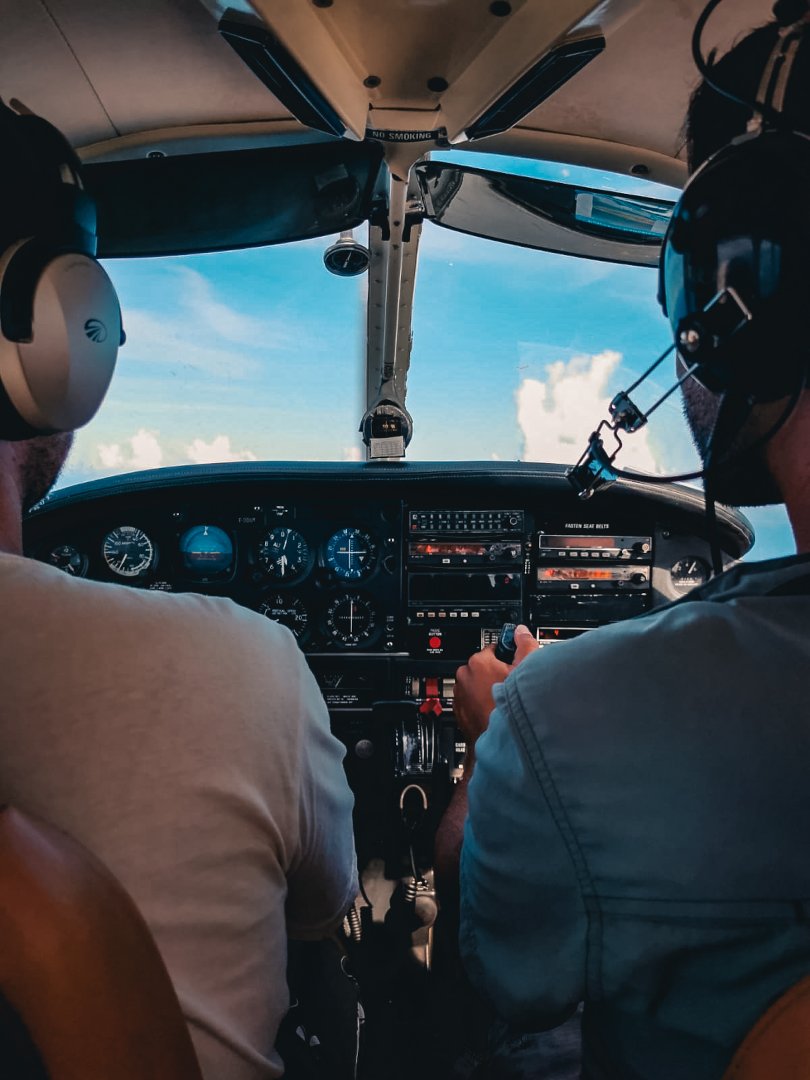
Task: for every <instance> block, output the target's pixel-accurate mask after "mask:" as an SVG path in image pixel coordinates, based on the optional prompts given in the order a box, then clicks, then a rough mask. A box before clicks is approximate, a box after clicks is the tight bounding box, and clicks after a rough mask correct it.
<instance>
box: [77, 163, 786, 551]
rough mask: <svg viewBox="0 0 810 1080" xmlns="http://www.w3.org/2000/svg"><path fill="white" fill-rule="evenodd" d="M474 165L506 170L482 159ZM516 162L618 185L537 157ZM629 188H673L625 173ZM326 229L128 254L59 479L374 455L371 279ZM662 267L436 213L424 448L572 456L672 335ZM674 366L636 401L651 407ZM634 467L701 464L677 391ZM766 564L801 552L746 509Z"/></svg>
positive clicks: (421, 372) (777, 518)
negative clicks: (560, 251) (366, 441)
mask: <svg viewBox="0 0 810 1080" xmlns="http://www.w3.org/2000/svg"><path fill="white" fill-rule="evenodd" d="M462 163H463V164H470V165H476V166H481V165H482V164H483V165H484V166H487V165H489V167H498V166H499V165H501V162H499V161H493V160H492V159H488V158H483V160H482V155H464V156H463V158H462ZM508 165H509V167H510V169H511V171H520V172H524V173H528V174H531V175H540V176H543V177H545V178H548V179H571V180H574V181H582V180H584V179H585V178H586V177H587V182H589V183H590V184H591V185H592V186H596V187H599V186H612V185H615V182H616V178H615V177H610V176H606V175H604V174H594V173H593V172H591V171H587V173H586V171H585V170H575V169H566V168H565V167H562V166H556V165H548V164H543V163H537V162H525V161H524V162H516V161H515V160H514V159H512V160H511V161H510V162H509V163H508ZM623 190H626V191H631V192H632V191H633V190H637V191H644V193H646V194H651V195H653V196H659V197H660V196H662V195H663V196H665V195H667V194H669V191H668V189H658V188H653V187H652V186H651V185H644V184H641V183H640V182H638V181H634V180H632V179H631V178H624V183H623ZM329 242H330V241H329V239H327V238H325V239H323V240H317V241H309V242H306V243H303V244H295V245H284V246H281V247H275V248H266V249H261V250H251V251H241V252H228V253H217V254H212V255H202V256H195V257H184V258H177V259H160V260H156V259H148V260H128V261H114V262H110V263H108V264H107V268H108V270H109V272H110V274H111V276H112V278H113V280H114V282H115V285H116V287H117V289H118V291H119V296H120V299H121V305H122V309H123V313H124V325H125V328H126V330H127V335H128V341H127V344H126V346H125V347H124V348H123V349H122V351H121V353H120V357H119V364H118V370H117V372H116V375H115V378H114V380H113V386H112V389H111V391H110V394H109V395H108V398H107V400H106V402H105V404H104V405H103V406H102V409H101V410H100V412H99V414H98V415H97V417H96V418H95V419H94V420H93V421H92V422H91V424H90V425H88V427H87V428H85V429H84V430H83V431H82V432H80V433H79V436H78V437H77V441H76V446H75V449H74V452H73V455H72V457H71V461H70V463H69V466H68V469H67V470H66V472H65V474H64V477H63V480H62V483H63V484H64V483H72V482H78V481H81V480H85V479H90V478H92V477H95V476H103V475H109V474H110V473H114V472H125V471H129V470H131V469H137V468H150V467H157V466H160V465H173V464H180V463H186V462H207V461H223V460H237V461H238V460H252V459H260V460H261V459H268V460H296V459H298V460H358V459H360V456H361V443H360V440H359V435H358V433H357V426H358V423H359V420H360V416H361V415H362V409H363V406H362V364H363V342H364V329H365V313H364V296H365V280H364V279H363V278H360V279H340V278H337V277H334V276H332V275H330V274H328V273H327V272H326V270H325V269H324V267H323V264H322V255H323V251H324V249H325V247H326V246H327V245H328V243H329ZM655 290H656V274H655V272H654V271H652V270H649V269H642V268H637V267H618V266H612V265H608V264H605V263H598V262H591V261H586V260H582V259H573V258H569V257H566V256H560V255H551V254H547V253H542V252H533V251H528V250H525V249H521V248H514V247H508V246H507V245H504V244H497V243H493V242H491V241H485V240H479V239H477V238H474V237H469V236H464V235H462V234H459V233H452V232H449V231H448V230H445V229H441V228H438V227H436V226H432V225H431V224H430V223H426V224H425V227H424V229H423V236H422V243H421V249H420V259H419V270H418V274H417V283H416V298H415V305H414V342H413V352H412V358H411V371H410V375H409V383H408V400H407V404H408V408H409V410H410V412H411V413H412V415H413V417H414V421H415V424H414V437H413V441H412V443H411V446H410V448H409V451H408V456H409V458H411V459H424V460H429V459H434V460H436V459H453V458H457V459H481V458H492V459H502V460H510V459H511V460H514V459H516V458H522V459H533V460H548V461H560V462H570V461H572V460H574V459H575V458H576V457H578V456H579V454H580V452H581V450H582V448H583V447H584V441H585V439H586V438H587V435H588V433H589V432H590V431H591V430H592V429H593V427H594V426H595V425H596V423H597V422H598V420H599V419H600V418H601V417H602V416H603V415H604V409H605V407H606V404H607V401H608V400H609V398H610V397H611V396H612V395H613V394H614V393H615V392H616V390H618V389H619V388H621V387H622V386H626V385H627V384H628V383H629V382H631V381H633V379H634V378H635V377H636V375H637V374H638V373H640V371H641V370H643V369H644V368H645V367H646V366H647V365H648V364H649V363H650V362H651V360H652V359H653V358H654V357H655V356H657V355H658V354H659V353H660V352H661V351H662V349H663V348H665V347H666V345H667V344H668V340H669V339H668V331H669V328H668V325H667V323H666V321H665V320H664V318H663V316H662V315H661V313H660V310H659V308H658V305H657V302H656V299H655ZM671 370H672V368H671V365H670V364H665V365H664V366H663V367H662V372H661V377H660V379H658V380H657V381H656V382H654V383H653V381H652V380H651V381H650V382H649V383H648V384H646V385H645V387H643V388H642V389H641V390H640V391H639V394H638V400H639V403H640V404H642V406H643V405H649V404H650V403H651V402H652V400H654V397H655V396H657V393H658V392H660V391H661V390H663V389H665V388H666V387H667V386H668V385H669V381H668V376H669V374H670V373H671ZM622 463H623V464H625V465H630V466H635V467H637V468H643V469H647V470H651V471H655V472H664V473H665V472H670V471H682V470H683V469H685V468H690V467H694V466H695V464H696V458H695V454H694V451H693V449H692V446H691V441H690V439H689V436H688V434H687V431H686V427H685V424H684V422H683V419H682V416H681V412H680V407H679V404H678V401H677V398H673V400H672V401H671V402H670V403H668V404H667V405H666V406H664V407H663V408H662V409H661V410H660V411H659V412H658V413H657V414H656V416H655V418H654V420H653V421H651V423H650V425H649V426H648V428H646V429H645V430H644V431H642V432H640V433H638V434H637V435H635V436H632V437H630V439H628V442H627V450H626V451H625V452H623V455H622ZM750 516H751V518H752V520H753V521H754V524H755V527H756V529H757V534H758V542H757V545H756V548H755V551H754V555H755V557H759V558H767V557H772V556H775V555H781V554H787V553H789V552H790V551H792V550H793V547H792V541H791V539H790V534H789V530H788V529H787V525H786V519H785V515H784V511H783V510H782V509H781V508H773V509H769V510H765V511H752V512H751V514H750Z"/></svg>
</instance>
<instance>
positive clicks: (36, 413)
mask: <svg viewBox="0 0 810 1080" xmlns="http://www.w3.org/2000/svg"><path fill="white" fill-rule="evenodd" d="M11 106H12V107H9V105H6V104H5V103H4V102H2V101H0V142H2V145H3V146H4V148H5V152H6V156H5V160H6V161H8V162H9V163H10V164H9V166H7V170H8V171H7V173H6V175H0V200H1V201H2V202H3V204H4V209H3V215H4V218H5V220H3V217H0V249H1V248H2V247H3V246H4V245H5V250H2V251H1V252H0V439H2V440H6V441H17V440H20V439H29V438H32V437H34V436H36V435H46V434H53V433H55V432H59V431H72V430H73V429H74V428H77V427H81V425H82V424H86V423H87V421H88V420H90V419H91V418H92V417H93V416H94V415H95V413H96V410H97V409H98V407H99V405H100V404H101V402H102V400H103V398H104V395H105V393H106V392H107V388H108V386H109V384H110V380H111V379H112V375H113V371H114V369H115V361H116V358H117V355H118V349H119V346H121V345H123V343H124V340H125V335H124V332H123V328H122V325H121V309H120V306H119V303H118V297H117V296H116V293H115V289H114V287H113V284H112V282H111V281H110V279H109V277H108V276H107V274H106V272H105V271H104V269H103V268H102V267H101V266H100V264H99V263H98V262H97V260H96V258H95V254H96V209H95V204H94V203H93V200H92V199H91V197H90V196H89V195H88V194H87V192H86V191H85V190H84V187H83V184H82V180H81V173H80V163H79V159H78V157H77V156H76V154H75V153H74V151H73V150H72V149H71V147H70V145H69V144H68V142H67V140H66V139H65V138H64V136H63V135H62V134H61V133H60V132H59V131H58V130H57V129H56V128H55V127H53V126H52V125H51V124H49V123H48V122H47V121H46V120H44V119H43V118H42V117H40V116H35V115H34V114H33V113H31V112H29V111H28V110H27V109H26V108H25V107H24V106H23V105H21V104H20V103H19V102H17V101H14V100H12V101H11Z"/></svg>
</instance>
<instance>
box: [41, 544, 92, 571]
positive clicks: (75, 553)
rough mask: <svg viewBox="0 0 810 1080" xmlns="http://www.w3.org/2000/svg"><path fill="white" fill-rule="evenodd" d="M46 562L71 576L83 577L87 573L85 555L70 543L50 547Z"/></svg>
mask: <svg viewBox="0 0 810 1080" xmlns="http://www.w3.org/2000/svg"><path fill="white" fill-rule="evenodd" d="M48 562H49V563H51V565H52V566H56V567H58V568H59V569H60V570H64V571H65V573H66V574H71V575H72V576H73V577H84V575H85V574H86V573H87V556H86V555H83V554H82V553H81V551H79V549H78V548H75V547H74V546H73V545H72V544H60V545H59V546H58V547H55V548H52V549H51V550H50V551H49V552H48Z"/></svg>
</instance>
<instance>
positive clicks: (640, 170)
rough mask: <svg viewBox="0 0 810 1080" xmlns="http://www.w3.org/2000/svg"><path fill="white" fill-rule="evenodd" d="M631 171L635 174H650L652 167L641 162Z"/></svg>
mask: <svg viewBox="0 0 810 1080" xmlns="http://www.w3.org/2000/svg"><path fill="white" fill-rule="evenodd" d="M630 172H631V173H632V174H633V176H649V175H650V168H649V166H648V165H642V164H641V163H639V164H638V165H634V166H633V167H632V168H631V170H630Z"/></svg>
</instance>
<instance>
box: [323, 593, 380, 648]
mask: <svg viewBox="0 0 810 1080" xmlns="http://www.w3.org/2000/svg"><path fill="white" fill-rule="evenodd" d="M376 625H377V615H376V612H375V611H374V605H373V604H372V603H371V602H370V601H369V600H366V599H364V598H363V597H362V596H358V594H357V593H346V594H344V595H342V596H336V597H335V598H334V600H332V602H331V603H330V604H329V607H328V608H327V609H326V631H327V633H328V634H329V636H330V637H331V639H332V640H333V641H334V642H335V643H336V644H338V645H345V646H354V645H362V644H363V643H364V642H366V641H368V640H369V639H370V638H371V637H372V635H373V634H374V630H375V629H376Z"/></svg>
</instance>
